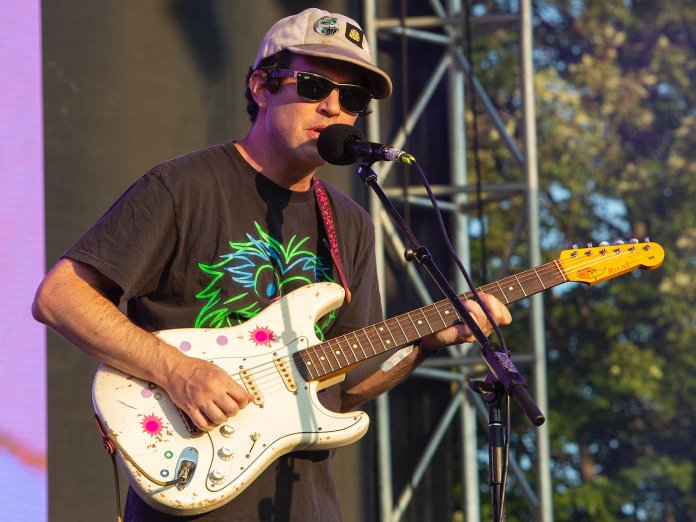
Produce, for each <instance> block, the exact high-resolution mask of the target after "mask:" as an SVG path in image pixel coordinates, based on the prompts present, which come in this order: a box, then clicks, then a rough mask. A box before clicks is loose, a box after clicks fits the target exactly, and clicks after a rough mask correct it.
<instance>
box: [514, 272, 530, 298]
mask: <svg viewBox="0 0 696 522" xmlns="http://www.w3.org/2000/svg"><path fill="white" fill-rule="evenodd" d="M512 277H514V278H515V281H517V286H519V287H520V290H522V293H523V294H524V296H525V297H527V292H525V291H524V288H523V287H522V284H521V283H520V280H519V278H518V277H517V275H514V276H512Z"/></svg>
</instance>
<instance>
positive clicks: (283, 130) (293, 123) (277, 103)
mask: <svg viewBox="0 0 696 522" xmlns="http://www.w3.org/2000/svg"><path fill="white" fill-rule="evenodd" d="M288 69H291V70H293V71H302V72H312V73H317V74H320V75H322V76H325V77H327V78H329V79H330V80H332V81H334V82H335V83H351V84H355V85H361V84H362V83H363V74H362V72H361V69H360V68H359V67H358V66H355V65H352V64H348V63H344V62H339V61H333V60H320V59H315V58H311V57H304V56H300V55H295V56H294V57H293V59H292V62H291V64H290V66H289V67H288ZM259 118H260V119H261V121H260V122H259V121H258V120H257V122H258V123H261V124H262V125H264V130H265V133H266V136H265V137H266V138H267V139H268V145H269V150H271V151H273V152H274V153H276V154H283V155H284V157H285V158H286V159H287V160H288V162H290V163H297V164H298V166H299V165H302V166H307V167H309V168H310V169H315V168H317V167H319V166H321V165H323V164H324V160H322V159H321V157H320V156H319V153H318V152H317V138H318V137H319V134H320V132H321V131H322V130H323V129H324V128H326V127H327V126H329V125H333V124H334V123H345V124H348V125H352V124H353V123H355V120H356V118H357V114H355V113H351V112H347V111H346V110H344V109H343V108H342V107H341V105H340V103H339V99H338V90H336V89H334V90H333V91H331V93H329V95H328V96H327V97H326V98H324V99H323V100H320V101H318V102H310V101H306V100H303V99H302V98H300V97H299V96H298V95H297V87H296V79H294V78H288V79H283V80H282V81H281V85H280V88H279V89H278V91H277V92H275V93H268V95H267V103H266V106H265V107H264V108H262V110H261V112H260V113H259Z"/></svg>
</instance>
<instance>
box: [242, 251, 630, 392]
mask: <svg viewBox="0 0 696 522" xmlns="http://www.w3.org/2000/svg"><path fill="white" fill-rule="evenodd" d="M625 253H627V252H625V251H624V252H620V253H618V254H616V253H614V255H615V256H617V257H618V256H619V255H623V254H625ZM561 261H562V260H556V261H551V262H549V263H546V264H545V265H541V266H540V267H537V268H536V269H529V270H528V271H526V272H523V273H522V274H525V275H524V276H520V274H517V275H515V276H511V277H510V278H511V279H515V278H517V279H518V280H519V281H521V282H524V283H527V282H529V281H530V280H533V279H536V278H537V275H538V274H539V275H548V273H550V272H555V273H559V267H558V266H556V263H557V262H561ZM597 263H598V261H597V260H596V259H588V260H587V261H586V262H584V263H577V264H576V265H575V266H574V268H575V269H582V268H586V267H588V266H592V265H595V264H597ZM565 273H567V270H565ZM506 279H508V278H506ZM564 280H567V278H566V277H564ZM498 283H501V282H498ZM556 284H560V283H556ZM556 284H554V285H553V286H556ZM493 285H495V283H493ZM487 286H489V285H484V286H483V287H481V288H479V289H478V290H479V291H480V290H482V289H484V288H486V287H487ZM522 286H524V284H521V285H520V287H522ZM542 287H544V285H543V284H542ZM503 293H504V292H503ZM535 293H536V292H535ZM469 294H470V293H469ZM465 295H466V294H465ZM525 295H526V294H525ZM436 304H437V305H439V304H443V302H439V303H436ZM444 306H446V307H448V306H449V303H448V302H446V301H445V302H444ZM425 308H426V309H428V310H427V311H428V312H429V313H430V315H431V316H432V315H434V314H433V313H432V312H433V310H434V311H435V312H438V313H439V309H437V307H435V305H430V306H429V307H425ZM421 310H423V309H421ZM412 313H414V312H410V313H408V314H403V315H402V316H397V317H394V318H390V319H387V320H386V321H383V322H382V323H378V325H384V326H389V323H392V326H393V324H394V323H395V324H396V325H398V326H399V327H401V324H400V323H399V321H398V319H404V318H409V317H410V315H411V314H412ZM429 322H430V321H429ZM372 326H377V325H372ZM367 328H370V327H367ZM364 330H365V329H362V330H357V331H356V332H351V333H350V334H346V335H344V336H340V337H337V338H334V339H331V340H329V341H325V342H323V343H320V344H318V345H314V346H311V347H308V348H306V349H303V350H302V352H306V351H307V350H310V351H312V352H314V353H313V354H308V355H309V357H310V358H312V357H314V359H315V361H312V362H313V364H317V365H318V366H320V367H322V372H323V374H324V375H325V374H327V373H331V372H332V371H338V370H342V369H344V368H345V367H346V365H342V364H341V363H338V361H336V362H337V365H338V368H337V369H334V368H333V365H332V364H331V363H330V362H329V361H328V360H327V359H326V357H327V356H328V355H329V354H328V351H327V349H326V348H328V345H329V344H340V341H342V340H343V341H345V340H346V339H345V338H346V337H347V336H348V335H356V334H359V333H364ZM431 331H436V330H431ZM416 333H417V330H416ZM428 333H430V331H429V332H428ZM418 337H419V335H416V336H414V338H413V340H415V339H416V338H418ZM367 339H368V341H369V336H367ZM407 344H408V341H405V343H404V345H407ZM395 346H397V345H395ZM398 346H401V344H399V345H398ZM319 349H320V350H321V351H322V352H323V354H320V353H318V350H319ZM390 349H393V347H389V346H388V347H386V348H385V349H382V350H380V351H379V352H377V353H375V355H378V354H379V353H384V352H386V351H389V350H390ZM332 350H333V349H332ZM363 351H364V350H363ZM338 354H342V355H343V356H344V358H345V353H344V350H339V351H338V352H337V353H336V354H333V353H332V354H331V357H333V356H334V355H336V357H338ZM293 355H294V354H291V355H288V356H286V357H285V358H284V359H285V360H286V361H287V360H289V359H290V358H291V357H292V356H293ZM322 356H323V357H324V361H326V365H328V366H329V370H330V371H326V365H324V364H323V363H322V360H320V359H319V358H321V357H322ZM368 358H369V357H368ZM353 359H356V360H355V362H359V361H358V360H357V358H356V357H355V355H353ZM264 366H267V368H268V369H269V370H270V372H271V375H273V376H274V377H275V373H276V371H277V370H276V368H275V364H272V363H270V362H269V363H264V364H261V365H259V366H257V367H252V368H247V370H249V371H255V372H257V375H258V377H257V378H255V380H256V382H257V383H258V384H261V380H262V379H263V378H264V375H263V373H258V372H263V371H264V368H263V367H264Z"/></svg>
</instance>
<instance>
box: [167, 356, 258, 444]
mask: <svg viewBox="0 0 696 522" xmlns="http://www.w3.org/2000/svg"><path fill="white" fill-rule="evenodd" d="M163 387H164V388H165V390H167V393H168V394H169V397H170V398H171V399H172V401H174V404H176V405H177V406H178V407H179V408H181V409H182V410H183V411H184V412H186V414H187V415H188V416H189V417H190V418H191V420H192V421H193V423H194V424H195V425H196V426H198V427H199V428H200V429H202V430H203V431H210V430H212V429H214V428H215V426H219V425H220V424H222V423H223V422H225V420H226V419H227V417H232V416H233V415H236V414H237V413H239V410H241V409H244V408H246V407H247V405H248V404H249V403H250V402H252V401H253V400H254V396H253V395H251V394H250V393H248V392H247V391H246V389H245V388H244V387H243V386H241V385H240V384H238V383H236V382H235V381H234V380H232V378H231V377H230V376H229V375H228V374H227V372H225V371H224V370H223V369H222V368H220V367H218V366H216V365H215V364H213V363H211V362H208V361H205V360H203V359H197V358H195V357H186V358H183V359H181V361H180V362H179V363H178V364H177V365H176V366H175V367H174V369H173V371H172V373H171V375H170V376H169V377H168V378H167V381H166V383H164V384H163Z"/></svg>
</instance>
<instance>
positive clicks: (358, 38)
mask: <svg viewBox="0 0 696 522" xmlns="http://www.w3.org/2000/svg"><path fill="white" fill-rule="evenodd" d="M346 38H347V39H348V40H349V41H350V42H352V43H354V44H355V45H357V46H358V47H360V48H361V49H362V46H363V39H364V38H365V33H363V32H362V30H361V29H360V28H359V27H356V26H354V25H353V24H351V23H349V22H346Z"/></svg>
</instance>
